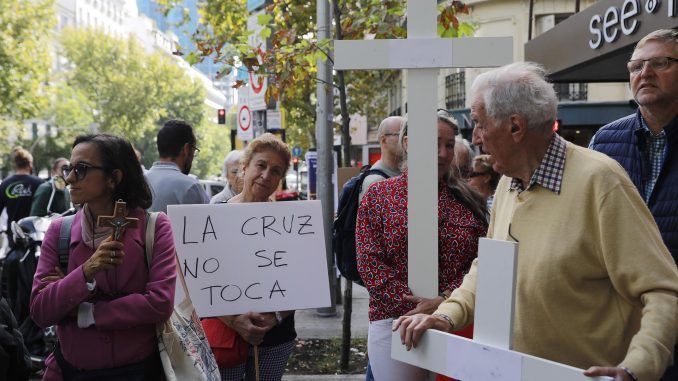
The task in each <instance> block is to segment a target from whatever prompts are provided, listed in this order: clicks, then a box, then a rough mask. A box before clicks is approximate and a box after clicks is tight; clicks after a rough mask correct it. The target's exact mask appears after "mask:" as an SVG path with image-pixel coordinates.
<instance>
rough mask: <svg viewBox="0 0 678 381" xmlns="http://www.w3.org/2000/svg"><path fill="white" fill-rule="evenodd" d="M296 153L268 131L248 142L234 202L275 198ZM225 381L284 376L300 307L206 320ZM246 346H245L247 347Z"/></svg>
mask: <svg viewBox="0 0 678 381" xmlns="http://www.w3.org/2000/svg"><path fill="white" fill-rule="evenodd" d="M291 156H292V155H291V154H290V151H289V148H288V147H287V144H285V143H283V142H282V141H281V140H280V139H278V138H276V137H275V136H274V135H272V134H268V133H267V134H264V135H261V136H260V137H258V138H256V139H254V140H253V141H252V142H250V144H249V145H248V146H247V149H246V150H245V152H244V154H243V157H242V161H241V162H242V171H243V173H244V185H243V190H242V192H241V193H240V194H238V195H236V196H234V197H233V198H231V199H229V200H228V203H244V202H269V201H271V196H272V195H273V192H275V190H276V189H277V188H278V184H280V181H281V180H282V178H283V177H284V176H285V173H287V170H288V169H289V166H290V160H291ZM203 325H204V326H205V331H206V333H207V335H208V340H209V341H210V345H211V346H212V349H213V351H214V354H215V357H216V358H217V363H218V364H219V368H220V369H219V370H220V372H221V379H222V380H229V381H231V380H232V381H240V380H242V379H243V378H244V379H245V380H253V379H254V377H255V374H257V373H259V374H260V379H261V380H280V379H281V378H282V375H283V372H284V371H285V366H286V365H287V359H288V358H289V357H290V354H292V349H293V348H294V339H295V338H296V337H297V333H296V331H295V329H294V311H279V312H269V313H259V312H247V313H244V314H241V315H232V316H221V317H219V318H216V319H205V320H203ZM243 349H245V350H243Z"/></svg>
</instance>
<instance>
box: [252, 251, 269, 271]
mask: <svg viewBox="0 0 678 381" xmlns="http://www.w3.org/2000/svg"><path fill="white" fill-rule="evenodd" d="M265 252H266V250H257V251H256V252H255V253H254V255H255V256H257V257H259V258H261V259H265V260H267V261H268V263H267V264H265V265H258V266H257V267H268V266H270V265H272V264H273V261H272V260H271V259H270V258H269V257H267V256H265V255H259V253H265Z"/></svg>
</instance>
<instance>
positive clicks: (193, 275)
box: [183, 258, 198, 278]
mask: <svg viewBox="0 0 678 381" xmlns="http://www.w3.org/2000/svg"><path fill="white" fill-rule="evenodd" d="M183 273H184V277H185V276H186V275H187V274H189V273H190V274H191V276H192V277H193V278H198V258H196V259H195V268H194V269H193V271H191V269H190V268H189V267H188V261H187V260H186V259H184V271H183Z"/></svg>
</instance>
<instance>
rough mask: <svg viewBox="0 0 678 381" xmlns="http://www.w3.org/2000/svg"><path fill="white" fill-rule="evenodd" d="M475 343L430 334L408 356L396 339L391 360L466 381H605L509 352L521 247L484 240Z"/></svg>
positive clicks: (428, 332) (606, 378)
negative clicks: (519, 248)
mask: <svg viewBox="0 0 678 381" xmlns="http://www.w3.org/2000/svg"><path fill="white" fill-rule="evenodd" d="M478 251H479V254H478V273H477V279H476V283H477V286H476V307H475V314H474V326H473V340H469V339H466V338H463V337H460V336H455V335H451V334H449V333H445V332H440V331H435V330H429V331H427V332H426V333H424V335H423V336H422V338H421V340H420V341H419V343H418V344H417V347H416V348H414V349H412V350H411V351H407V350H406V349H405V346H403V345H402V344H400V334H399V333H398V332H394V333H393V337H392V340H391V357H393V358H394V359H396V360H398V361H402V362H406V363H408V364H412V365H416V366H418V367H420V368H424V369H428V370H431V371H434V372H436V373H438V374H443V375H445V376H448V377H452V378H456V379H461V380H464V381H490V380H491V381H543V380H549V381H593V380H597V381H603V380H609V381H611V380H612V378H610V377H586V376H584V375H583V373H582V372H583V370H582V369H579V368H575V367H572V366H569V365H564V364H560V363H557V362H554V361H550V360H546V359H543V358H539V357H535V356H530V355H526V354H524V353H520V352H515V351H512V350H510V349H511V347H512V332H513V306H514V299H515V288H516V268H517V260H518V244H517V243H515V242H506V241H499V240H491V239H487V238H481V239H480V244H479V250H478Z"/></svg>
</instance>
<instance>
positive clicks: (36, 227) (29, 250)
mask: <svg viewBox="0 0 678 381" xmlns="http://www.w3.org/2000/svg"><path fill="white" fill-rule="evenodd" d="M74 213H75V209H73V208H71V209H69V210H67V211H66V212H64V213H62V214H56V213H52V214H50V215H48V216H45V217H37V216H30V217H25V218H22V219H20V220H19V221H14V222H12V224H11V226H10V228H11V230H12V235H13V239H14V242H13V245H12V249H11V250H10V251H9V253H8V254H7V257H6V258H5V262H4V266H3V268H2V278H3V287H4V288H3V290H2V292H3V296H5V298H6V299H7V301H8V303H9V305H10V307H11V309H12V312H13V313H14V316H15V317H16V319H17V322H18V324H19V330H20V331H21V334H22V335H23V337H24V343H25V344H26V348H28V351H29V352H30V353H31V362H32V366H33V370H34V371H37V370H40V369H44V362H45V359H46V358H47V355H49V354H50V353H51V352H52V350H53V348H54V344H55V343H56V330H55V327H48V328H47V329H45V330H43V329H42V328H40V327H38V326H37V325H36V324H35V322H34V321H33V319H31V316H30V296H31V288H32V286H33V277H34V276H35V271H36V269H37V266H38V258H40V253H41V251H40V246H41V245H42V241H43V239H44V238H45V234H46V233H47V229H48V228H49V225H50V224H51V222H52V221H54V220H55V219H57V218H58V217H61V216H66V215H70V214H74Z"/></svg>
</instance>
